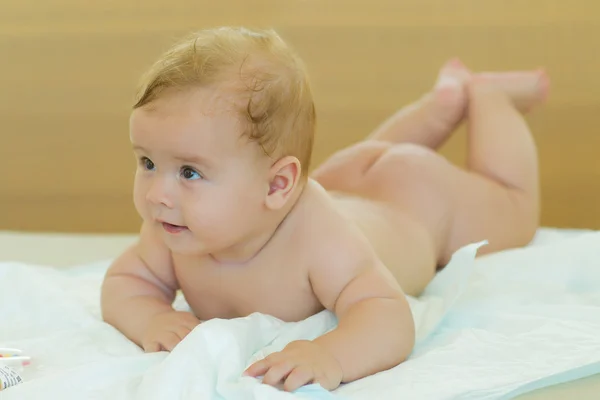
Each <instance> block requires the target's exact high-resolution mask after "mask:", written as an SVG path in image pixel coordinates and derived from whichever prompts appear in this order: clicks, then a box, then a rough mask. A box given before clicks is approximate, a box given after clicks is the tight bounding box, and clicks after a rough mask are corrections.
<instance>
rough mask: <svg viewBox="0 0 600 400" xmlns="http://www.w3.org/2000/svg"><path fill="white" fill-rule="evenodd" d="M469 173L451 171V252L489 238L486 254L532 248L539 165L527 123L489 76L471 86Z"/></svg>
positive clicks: (448, 179)
mask: <svg viewBox="0 0 600 400" xmlns="http://www.w3.org/2000/svg"><path fill="white" fill-rule="evenodd" d="M468 91H469V110H468V112H469V126H468V156H467V163H468V170H469V171H468V172H465V171H461V170H458V169H455V168H447V169H446V171H444V172H443V174H444V175H445V176H444V177H442V179H440V182H441V181H446V182H449V184H446V188H447V191H448V194H449V196H448V197H449V201H451V204H452V208H451V210H452V212H453V214H454V215H453V221H454V222H453V224H452V227H451V229H450V235H449V238H448V243H447V246H446V252H445V257H444V258H445V261H447V260H448V259H449V257H450V255H451V254H452V252H454V251H455V250H456V249H457V248H459V247H460V246H463V245H465V244H467V243H470V242H474V241H480V240H484V239H487V240H489V245H488V246H486V247H484V248H483V252H484V253H485V252H490V251H495V250H501V249H505V248H509V247H517V246H522V245H525V244H527V243H528V242H529V241H530V240H531V238H532V236H533V234H534V233H535V231H536V229H537V228H538V223H539V193H538V162H537V152H536V148H535V144H534V141H533V139H532V137H531V134H530V132H529V129H528V127H527V124H526V122H525V120H524V118H523V117H522V115H521V114H520V113H519V111H518V110H517V109H516V108H515V107H514V105H513V104H512V102H511V101H510V99H509V98H508V96H507V95H506V94H505V93H503V92H501V91H500V90H498V88H497V87H496V86H495V85H494V83H493V82H490V81H489V80H487V79H486V78H485V77H480V78H476V79H474V80H473V81H472V82H471V83H470V85H469V86H468Z"/></svg>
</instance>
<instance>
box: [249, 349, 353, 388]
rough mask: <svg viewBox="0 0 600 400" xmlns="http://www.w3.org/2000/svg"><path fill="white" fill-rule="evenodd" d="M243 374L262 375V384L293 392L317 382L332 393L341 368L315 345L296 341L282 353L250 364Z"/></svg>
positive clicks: (338, 383) (340, 373)
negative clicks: (280, 387)
mask: <svg viewBox="0 0 600 400" xmlns="http://www.w3.org/2000/svg"><path fill="white" fill-rule="evenodd" d="M244 374H245V375H249V376H253V377H257V376H261V375H264V378H263V383H265V384H267V385H271V386H277V385H279V384H281V383H282V382H283V388H284V389H285V390H286V391H288V392H292V391H294V390H296V389H298V388H299V387H301V386H303V385H306V384H307V383H318V384H320V385H321V386H322V387H323V388H325V389H327V390H333V389H335V388H337V387H338V386H339V385H340V382H341V381H342V367H341V365H340V364H339V362H338V361H337V360H336V359H335V358H334V357H333V356H332V355H331V354H329V352H327V350H326V349H324V348H323V347H321V346H319V345H318V344H316V343H314V342H311V341H307V340H298V341H295V342H291V343H290V344H288V345H287V346H286V347H285V348H284V349H283V350H282V351H280V352H278V353H273V354H271V355H269V356H268V357H266V358H265V359H263V360H261V361H258V362H256V363H254V364H252V365H251V366H250V367H248V369H246V371H245V372H244Z"/></svg>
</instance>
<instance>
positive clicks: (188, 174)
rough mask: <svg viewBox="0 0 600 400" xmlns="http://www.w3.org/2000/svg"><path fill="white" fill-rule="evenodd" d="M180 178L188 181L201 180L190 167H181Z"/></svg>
mask: <svg viewBox="0 0 600 400" xmlns="http://www.w3.org/2000/svg"><path fill="white" fill-rule="evenodd" d="M181 176H182V177H183V178H184V179H187V180H190V181H195V180H196V179H202V175H200V173H199V172H197V171H195V170H194V169H193V168H191V167H181Z"/></svg>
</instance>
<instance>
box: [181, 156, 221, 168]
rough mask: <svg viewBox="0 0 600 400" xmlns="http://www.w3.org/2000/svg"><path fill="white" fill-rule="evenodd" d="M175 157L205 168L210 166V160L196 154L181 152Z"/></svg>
mask: <svg viewBox="0 0 600 400" xmlns="http://www.w3.org/2000/svg"><path fill="white" fill-rule="evenodd" d="M175 159H177V160H179V161H182V162H188V163H191V164H199V165H202V166H204V167H207V168H210V166H211V165H212V162H211V161H210V160H207V159H206V158H205V157H202V156H201V155H198V154H182V155H178V156H176V157H175Z"/></svg>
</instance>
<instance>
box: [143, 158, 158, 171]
mask: <svg viewBox="0 0 600 400" xmlns="http://www.w3.org/2000/svg"><path fill="white" fill-rule="evenodd" d="M140 164H142V167H144V168H145V169H147V170H148V171H154V169H155V168H156V165H154V163H153V162H152V160H151V159H149V158H148V157H142V158H140Z"/></svg>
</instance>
